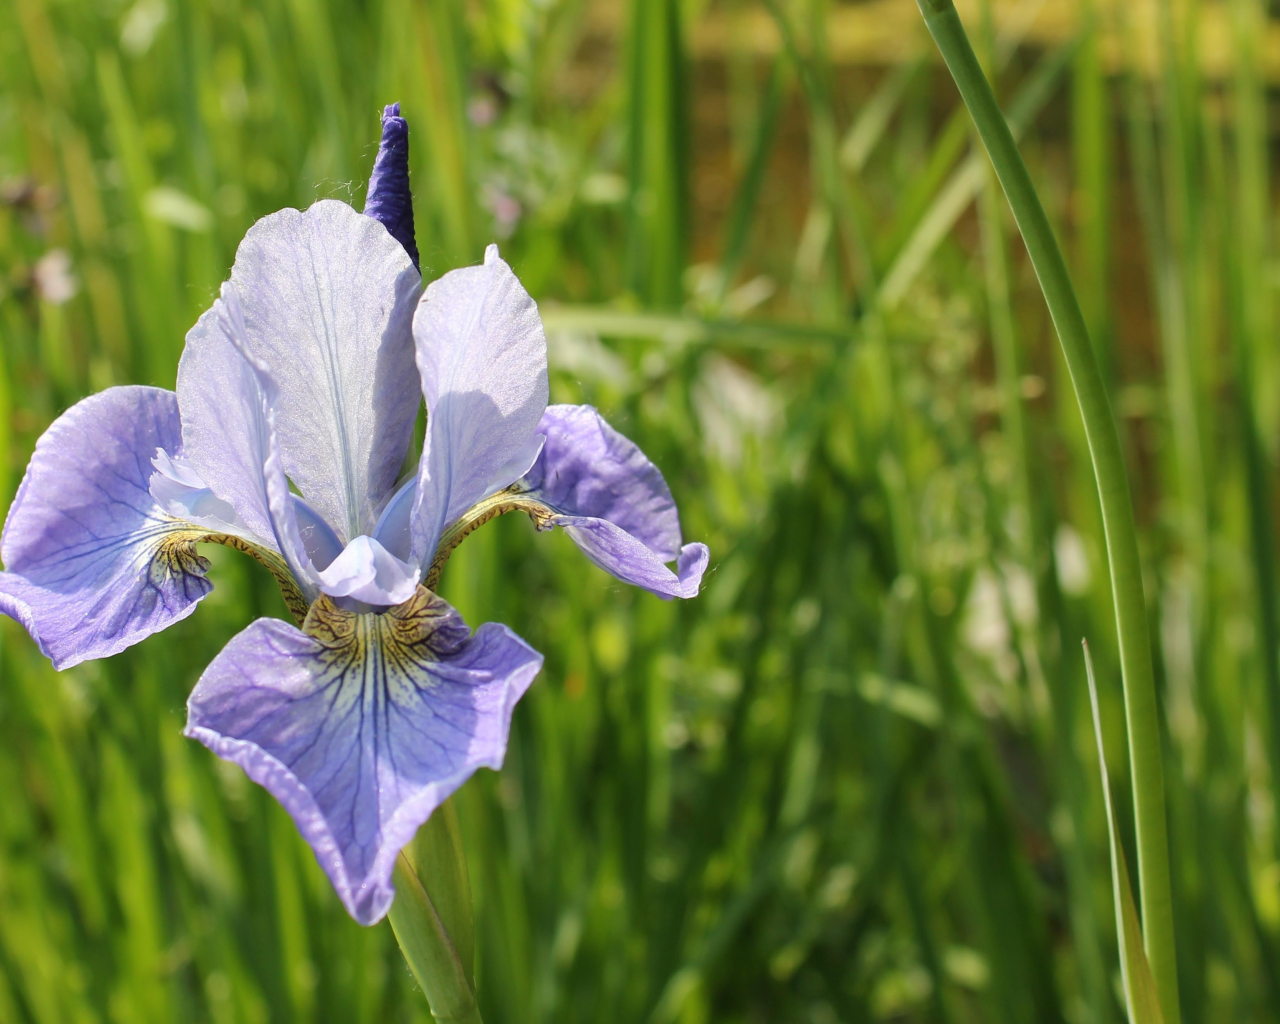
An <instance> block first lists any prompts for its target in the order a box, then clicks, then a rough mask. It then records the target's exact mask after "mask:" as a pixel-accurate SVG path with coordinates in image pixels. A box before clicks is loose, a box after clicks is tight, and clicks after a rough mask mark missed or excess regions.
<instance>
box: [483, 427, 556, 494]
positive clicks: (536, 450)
mask: <svg viewBox="0 0 1280 1024" xmlns="http://www.w3.org/2000/svg"><path fill="white" fill-rule="evenodd" d="M546 443H547V439H546V437H545V436H544V435H543V434H534V435H533V436H532V437H530V438H529V440H528V441H526V442H525V443H524V447H523V448H521V449H520V450H519V451H518V452H516V453H515V455H513V456H512V457H511V458H510V459H508V460H507V462H506V464H505V465H503V466H500V467H498V470H497V472H495V473H493V474H492V475H491V476H490V478H489V482H488V484H486V485H485V488H484V493H485V495H486V496H487V495H490V494H497V493H498V491H502V490H506V489H507V488H508V487H510V486H511V485H512V484H513V483H515V482H516V481H517V480H523V479H524V478H525V477H526V476H528V475H529V473H530V472H531V471H532V470H533V467H534V466H536V465H537V464H538V459H539V457H540V456H541V455H542V449H543V446H544V445H546Z"/></svg>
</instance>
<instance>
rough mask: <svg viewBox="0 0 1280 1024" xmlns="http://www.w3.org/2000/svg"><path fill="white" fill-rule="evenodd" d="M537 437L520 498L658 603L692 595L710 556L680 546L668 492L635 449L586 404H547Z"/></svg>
mask: <svg viewBox="0 0 1280 1024" xmlns="http://www.w3.org/2000/svg"><path fill="white" fill-rule="evenodd" d="M538 432H539V433H541V434H544V435H545V436H546V443H545V444H544V445H543V448H542V454H541V455H540V456H539V457H538V460H537V461H536V462H535V463H534V465H533V468H532V469H531V470H530V471H529V472H528V473H527V474H526V475H525V477H524V479H523V480H522V481H521V482H520V485H519V486H520V489H521V490H522V491H525V492H526V493H525V494H524V495H522V496H523V497H526V498H530V499H533V500H535V501H538V502H540V503H542V504H544V505H546V506H547V508H548V510H549V511H550V512H551V513H552V515H551V516H550V517H549V518H548V520H547V522H548V523H550V524H551V525H554V526H560V527H563V528H564V529H565V530H566V531H567V532H568V534H569V536H570V537H572V538H573V540H574V543H576V544H577V545H578V547H579V548H580V549H581V550H582V552H583V553H584V554H585V555H586V556H587V557H588V558H589V559H590V560H591V561H592V562H594V563H595V564H596V565H598V566H599V567H600V568H601V569H604V570H605V572H608V573H612V574H613V575H614V576H616V577H617V578H618V579H620V580H623V581H624V582H627V583H632V584H635V585H636V586H638V587H643V588H644V589H645V590H648V591H651V592H652V593H654V594H657V595H658V596H660V597H695V596H696V595H697V593H698V589H699V587H700V586H701V583H702V575H703V573H704V572H706V569H707V563H708V561H709V558H710V555H709V552H708V550H707V547H706V545H705V544H682V542H681V537H680V517H679V514H678V513H677V511H676V503H675V499H674V498H672V496H671V489H670V488H669V487H668V486H667V482H666V480H664V479H663V477H662V473H661V472H660V471H659V470H658V467H657V466H655V465H654V464H653V463H652V462H650V461H649V459H648V458H647V457H646V456H645V454H644V453H643V452H642V451H641V450H640V449H639V447H638V446H637V445H636V444H635V443H634V442H633V441H631V440H629V439H628V438H626V437H623V435H622V434H620V433H618V432H617V431H616V430H614V429H613V427H611V426H609V424H608V423H606V422H605V421H604V418H603V417H601V415H600V414H599V413H598V412H597V411H596V410H595V409H594V408H592V407H591V406H589V405H552V406H548V407H547V410H546V412H545V413H544V414H543V416H542V421H541V422H540V423H539V424H538ZM672 561H674V562H675V563H676V571H675V572H674V573H673V572H672V571H671V570H670V569H669V568H668V567H667V565H666V564H665V563H667V562H672Z"/></svg>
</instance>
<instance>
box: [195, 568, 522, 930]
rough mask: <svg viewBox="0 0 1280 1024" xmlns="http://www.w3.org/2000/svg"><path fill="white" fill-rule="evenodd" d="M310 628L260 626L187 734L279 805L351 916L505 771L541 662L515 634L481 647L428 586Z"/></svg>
mask: <svg viewBox="0 0 1280 1024" xmlns="http://www.w3.org/2000/svg"><path fill="white" fill-rule="evenodd" d="M306 630H307V631H306V632H301V631H299V630H297V629H294V628H293V627H291V626H289V625H286V624H285V623H283V622H280V621H278V620H272V619H259V620H258V621H257V622H255V623H253V624H252V625H251V626H249V628H248V629H246V630H245V631H244V632H242V633H240V634H239V635H238V636H237V637H235V638H234V639H233V640H232V641H231V642H230V643H229V644H228V645H227V646H226V648H224V649H223V651H222V653H221V654H219V655H218V657H217V658H216V659H214V662H213V664H211V665H210V666H209V668H208V669H207V670H206V671H205V673H204V675H203V676H201V678H200V681H199V682H198V683H197V684H196V688H195V690H194V691H193V692H192V694H191V699H190V701H189V703H188V705H187V707H188V719H187V729H186V734H187V735H188V736H191V737H194V738H195V739H198V740H199V741H200V742H201V743H203V744H205V746H207V747H209V749H210V750H212V751H213V752H214V753H216V754H217V755H218V756H220V757H223V758H226V759H227V760H230V761H234V762H235V763H237V764H239V765H240V766H241V767H243V768H244V770H245V772H246V773H247V774H248V775H249V777H250V778H251V779H253V780H254V781H255V782H258V783H259V784H261V785H262V786H264V787H265V788H266V789H267V790H268V791H269V792H270V793H271V794H272V795H273V796H274V797H275V798H276V799H277V800H279V801H280V802H281V804H283V805H284V807H285V809H286V810H287V811H288V812H289V814H290V815H292V817H293V819H294V821H295V822H296V823H297V825H298V829H299V831H301V833H302V835H303V837H304V838H305V839H306V840H307V842H308V843H310V844H311V847H312V849H313V850H314V851H315V854H316V858H317V859H318V860H319V862H320V865H321V867H323V868H324V870H325V872H326V873H327V874H328V875H329V879H330V881H332V883H333V886H334V888H335V889H336V890H337V893H338V896H339V897H340V898H341V899H342V902H343V903H344V904H345V905H346V907H347V910H348V911H349V912H350V914H351V916H352V917H354V918H355V919H356V920H357V921H359V922H360V923H361V924H372V923H373V922H375V921H377V920H379V919H380V918H381V917H382V916H383V915H384V914H385V913H386V911H387V908H388V907H389V906H390V904H391V900H392V898H393V897H394V890H393V889H392V886H391V870H392V865H393V864H394V861H395V858H396V855H397V853H398V852H399V851H400V849H401V848H402V847H403V846H404V845H405V843H407V842H408V841H409V840H410V839H411V838H412V837H413V835H414V833H415V832H416V831H417V829H418V827H419V826H420V825H421V824H422V822H424V821H425V820H426V819H427V818H428V817H429V816H430V815H431V812H432V811H434V810H435V808H436V807H438V806H439V805H440V804H441V803H443V802H444V800H446V799H447V798H448V797H449V795H450V794H451V793H452V792H453V791H454V790H455V789H457V787H458V786H460V785H461V784H462V783H463V781H465V780H466V779H467V778H468V777H469V776H470V775H471V774H472V773H473V772H474V771H475V770H476V769H477V768H480V767H489V768H497V767H499V766H500V765H501V764H502V760H503V757H504V755H505V753H506V746H507V735H508V733H509V731H510V726H511V713H512V709H513V708H514V706H515V703H516V701H517V700H519V699H520V697H521V695H523V693H524V692H525V690H526V689H528V687H529V684H530V683H531V682H532V681H533V678H534V676H536V675H537V673H538V671H539V669H540V668H541V667H542V656H541V655H540V654H538V653H537V652H536V651H534V650H533V649H532V648H530V647H529V646H528V645H527V644H526V643H525V642H524V641H523V640H521V639H520V638H519V637H517V636H516V635H515V634H514V633H512V632H511V631H510V630H508V629H507V628H506V627H505V626H500V625H496V624H493V623H488V624H486V625H484V626H481V627H480V629H479V630H477V631H476V633H475V634H474V635H470V634H469V631H468V629H467V627H466V625H465V623H463V621H462V619H461V617H460V616H459V615H458V613H457V612H456V611H454V610H453V608H451V607H450V606H449V605H448V604H446V603H445V602H444V601H443V600H442V599H441V598H439V597H437V596H436V595H435V594H432V593H430V592H429V591H427V590H425V589H421V588H420V589H419V590H418V591H417V594H416V596H415V597H414V599H413V600H412V601H410V602H408V603H406V604H404V605H401V606H400V607H398V608H393V609H391V610H390V611H389V612H387V613H386V614H384V615H359V614H354V613H351V612H343V611H339V610H338V609H337V608H336V607H335V606H334V605H333V603H332V602H330V601H329V600H328V599H327V598H321V599H320V600H319V601H317V602H316V604H315V605H313V606H312V611H311V614H310V615H309V616H308V619H307V625H306Z"/></svg>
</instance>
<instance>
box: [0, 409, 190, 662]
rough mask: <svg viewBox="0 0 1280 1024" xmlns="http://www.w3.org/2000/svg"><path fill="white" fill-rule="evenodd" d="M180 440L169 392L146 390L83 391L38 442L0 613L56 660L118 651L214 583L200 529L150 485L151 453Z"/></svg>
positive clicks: (18, 504) (12, 528)
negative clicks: (198, 546)
mask: <svg viewBox="0 0 1280 1024" xmlns="http://www.w3.org/2000/svg"><path fill="white" fill-rule="evenodd" d="M181 443H182V440H181V431H180V427H179V421H178V404H177V400H176V398H175V396H174V394H173V392H171V391H163V390H161V389H159V388H150V387H115V388H109V389H107V390H106V391H103V392H101V393H99V394H96V395H93V396H91V397H89V398H86V399H84V400H83V401H82V402H79V403H77V404H76V405H74V406H72V407H71V408H70V409H68V410H67V411H66V412H65V413H63V414H62V415H61V416H60V417H59V418H58V419H57V420H55V421H54V423H53V425H52V426H50V427H49V429H48V430H47V431H45V433H44V435H43V436H42V437H41V438H40V440H39V441H38V442H37V443H36V450H35V454H34V455H32V457H31V463H30V465H29V466H28V467H27V473H26V476H25V477H24V478H23V481H22V486H21V487H20V488H19V490H18V496H17V497H16V498H15V499H14V501H13V505H12V506H11V507H10V509H9V515H8V519H7V521H6V522H5V527H4V535H3V539H0V556H2V557H3V558H4V563H5V569H6V571H5V572H3V573H0V611H3V612H4V613H6V614H8V615H10V616H12V617H13V618H15V619H17V620H18V621H19V622H21V623H22V624H23V625H24V626H25V627H26V628H27V630H28V632H30V633H31V636H32V638H33V639H34V640H35V641H36V643H38V644H39V645H40V649H41V650H42V651H44V653H45V654H46V655H48V656H49V658H50V659H51V660H52V661H53V663H54V666H55V667H57V668H59V669H62V668H66V667H68V666H70V665H75V664H78V663H79V662H82V661H87V660H89V659H91V658H105V657H107V656H108V655H111V654H116V653H118V652H119V651H122V650H124V649H125V648H126V647H129V646H131V645H132V644H135V643H137V642H138V641H139V640H142V639H144V638H145V637H147V636H150V635H151V634H152V633H156V632H159V631H160V630H162V629H164V628H165V627H166V626H169V625H171V624H172V623H174V622H176V621H178V620H179V619H182V618H185V617H186V616H187V615H189V614H191V612H193V611H194V610H195V606H196V603H197V602H198V601H200V599H201V598H203V597H204V596H205V595H206V594H208V593H209V591H210V590H211V589H212V585H211V584H210V583H209V582H208V581H207V580H206V579H205V578H204V574H205V570H206V568H207V564H208V563H206V562H205V561H204V559H202V558H200V557H198V556H197V555H196V554H195V548H194V543H195V539H196V538H197V537H198V536H200V534H201V532H202V531H201V530H200V529H198V528H196V527H193V526H192V525H190V524H188V523H184V522H182V521H180V520H177V519H175V518H173V517H172V516H170V515H169V514H168V513H167V512H165V511H163V510H162V509H160V508H159V507H158V506H157V505H156V502H155V499H154V498H153V497H152V495H151V493H150V490H149V487H150V482H151V477H152V476H153V473H154V470H153V468H152V461H151V460H152V459H153V458H154V457H155V453H156V450H157V449H161V450H163V451H164V452H166V453H171V454H173V453H177V452H178V451H179V450H180V447H181Z"/></svg>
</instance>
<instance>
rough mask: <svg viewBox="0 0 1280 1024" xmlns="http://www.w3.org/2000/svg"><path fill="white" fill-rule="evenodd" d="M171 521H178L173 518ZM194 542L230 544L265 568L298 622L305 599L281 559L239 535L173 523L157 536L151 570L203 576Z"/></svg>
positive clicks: (202, 563) (204, 562) (304, 612)
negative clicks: (172, 525) (162, 534)
mask: <svg viewBox="0 0 1280 1024" xmlns="http://www.w3.org/2000/svg"><path fill="white" fill-rule="evenodd" d="M173 522H174V523H181V522H182V521H181V520H178V519H175V520H173ZM197 544H221V545H222V546H223V547H228V548H233V549H234V550H236V551H239V552H241V553H243V554H246V555H248V556H249V557H250V558H253V559H255V560H256V561H258V562H260V563H261V564H262V565H264V566H266V569H267V571H268V572H269V573H271V575H272V576H273V577H275V581H276V583H277V584H278V585H279V587H280V595H281V596H282V597H283V598H284V603H285V607H286V608H288V609H289V614H290V615H292V616H293V618H294V620H295V621H296V622H297V623H298V624H299V625H301V624H302V623H303V622H304V621H305V620H306V617H307V611H308V608H309V606H308V604H307V599H306V598H305V597H303V596H302V591H301V590H300V589H299V588H298V584H297V583H296V582H295V581H294V578H293V573H291V572H290V571H289V567H288V565H286V564H285V560H284V559H283V558H281V557H280V556H279V555H278V554H276V553H275V552H274V551H270V550H268V549H267V548H263V547H259V546H258V545H257V544H251V543H250V542H249V541H247V540H245V539H244V538H242V537H236V536H234V535H232V534H229V533H217V532H214V531H210V530H202V529H200V528H199V527H195V526H186V525H181V526H176V527H175V528H174V529H172V530H170V531H169V532H167V533H166V534H164V536H163V537H161V538H160V541H159V544H158V545H157V548H156V553H155V555H154V557H153V558H152V560H151V572H152V574H153V577H154V574H155V573H157V572H160V573H162V574H165V575H171V574H178V573H184V574H187V575H191V576H204V575H205V574H206V573H207V572H208V571H209V560H208V559H207V558H204V557H202V556H201V555H199V554H197V553H196V545H197Z"/></svg>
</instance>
